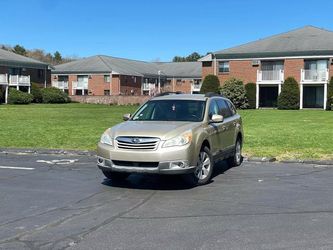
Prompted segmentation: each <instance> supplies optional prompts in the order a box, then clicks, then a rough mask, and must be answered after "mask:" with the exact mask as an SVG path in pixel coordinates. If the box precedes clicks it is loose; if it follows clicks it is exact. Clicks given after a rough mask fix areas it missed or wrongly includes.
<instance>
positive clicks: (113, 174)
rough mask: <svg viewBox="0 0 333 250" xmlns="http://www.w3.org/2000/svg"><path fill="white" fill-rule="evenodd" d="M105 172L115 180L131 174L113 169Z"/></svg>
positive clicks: (104, 172) (123, 178) (109, 177)
mask: <svg viewBox="0 0 333 250" xmlns="http://www.w3.org/2000/svg"><path fill="white" fill-rule="evenodd" d="M103 174H104V175H105V177H106V178H108V179H111V180H114V181H121V180H125V179H126V178H127V177H128V176H129V175H130V174H129V173H120V172H112V171H103Z"/></svg>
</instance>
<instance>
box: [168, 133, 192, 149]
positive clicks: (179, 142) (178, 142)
mask: <svg viewBox="0 0 333 250" xmlns="http://www.w3.org/2000/svg"><path fill="white" fill-rule="evenodd" d="M191 141H192V131H186V132H184V133H182V134H181V135H179V136H176V137H174V138H171V139H169V140H167V141H165V142H164V143H163V148H167V147H174V146H184V145H186V144H188V143H190V142H191Z"/></svg>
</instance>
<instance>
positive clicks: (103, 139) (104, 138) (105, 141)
mask: <svg viewBox="0 0 333 250" xmlns="http://www.w3.org/2000/svg"><path fill="white" fill-rule="evenodd" d="M100 142H101V143H103V144H107V145H109V146H113V140H112V138H111V136H110V135H109V133H108V130H107V131H105V132H104V133H103V135H102V136H101V140H100Z"/></svg>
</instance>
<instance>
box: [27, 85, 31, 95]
mask: <svg viewBox="0 0 333 250" xmlns="http://www.w3.org/2000/svg"><path fill="white" fill-rule="evenodd" d="M30 90H31V89H30V86H29V87H28V93H29V94H30V92H31V91H30Z"/></svg>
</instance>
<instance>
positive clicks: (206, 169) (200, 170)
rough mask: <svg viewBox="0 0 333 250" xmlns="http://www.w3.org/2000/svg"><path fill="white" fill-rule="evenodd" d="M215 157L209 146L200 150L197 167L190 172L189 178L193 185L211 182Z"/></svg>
mask: <svg viewBox="0 0 333 250" xmlns="http://www.w3.org/2000/svg"><path fill="white" fill-rule="evenodd" d="M213 167H214V162H213V157H212V154H211V153H210V150H209V148H207V147H203V148H201V150H200V153H199V156H198V161H197V168H196V169H195V171H194V173H192V174H190V176H189V179H190V181H191V184H193V185H205V184H207V183H209V181H210V179H211V177H212V173H213Z"/></svg>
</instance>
